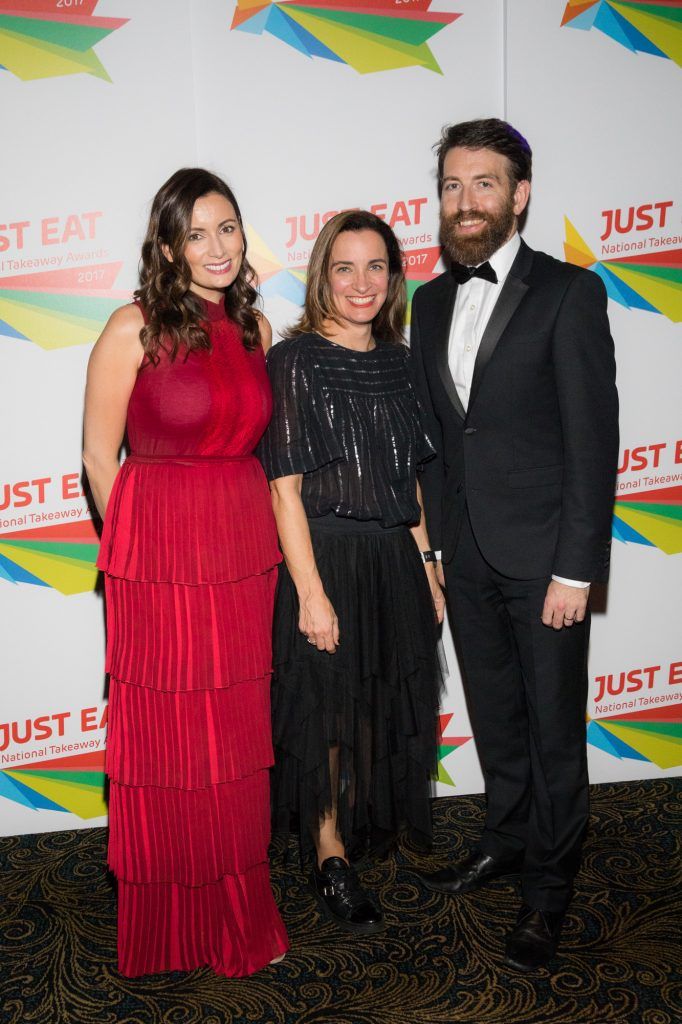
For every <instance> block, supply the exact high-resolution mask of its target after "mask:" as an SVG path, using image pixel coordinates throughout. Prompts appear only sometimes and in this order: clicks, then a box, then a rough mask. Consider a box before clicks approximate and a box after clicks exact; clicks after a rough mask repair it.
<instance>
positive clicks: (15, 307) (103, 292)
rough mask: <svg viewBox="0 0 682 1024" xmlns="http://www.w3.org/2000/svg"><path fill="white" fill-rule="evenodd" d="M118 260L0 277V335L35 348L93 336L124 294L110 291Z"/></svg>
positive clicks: (80, 342) (126, 294)
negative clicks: (33, 344) (30, 343)
mask: <svg viewBox="0 0 682 1024" xmlns="http://www.w3.org/2000/svg"><path fill="white" fill-rule="evenodd" d="M122 266H123V264H122V263H97V264H92V265H87V266H79V267H69V268H66V269H64V270H44V271H38V272H37V273H35V274H18V275H15V276H13V277H0V335H4V336H6V337H9V338H18V339H20V340H22V341H33V342H35V344H36V345H39V346H40V347H41V348H45V349H53V348H65V347H66V346H67V345H87V344H89V343H90V342H93V341H95V340H96V339H97V337H98V335H99V334H100V333H101V331H102V328H103V327H104V325H105V323H106V322H107V319H108V318H109V316H110V315H111V313H113V311H114V310H115V309H116V307H117V306H120V305H121V303H122V302H127V301H128V300H129V299H130V293H129V292H126V291H122V290H120V289H114V288H113V285H114V282H115V280H116V278H117V276H118V273H119V271H120V269H121V267H122Z"/></svg>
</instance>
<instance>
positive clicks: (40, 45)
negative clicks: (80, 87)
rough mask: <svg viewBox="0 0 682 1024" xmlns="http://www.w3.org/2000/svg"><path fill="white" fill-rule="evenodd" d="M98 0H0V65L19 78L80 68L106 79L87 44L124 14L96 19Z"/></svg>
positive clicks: (119, 21)
mask: <svg viewBox="0 0 682 1024" xmlns="http://www.w3.org/2000/svg"><path fill="white" fill-rule="evenodd" d="M97 4H98V0H78V2H73V3H72V4H69V6H68V7H67V6H66V4H65V5H64V6H63V7H61V6H58V4H57V3H56V0H0V68H4V69H5V70H6V71H11V72H12V74H13V75H16V76H17V78H20V79H21V80H22V81H24V82H27V81H32V80H33V79H36V78H56V77H58V76H61V75H76V74H80V73H81V72H83V73H86V74H88V75H94V76H95V78H102V79H104V81H105V82H110V81H111V79H110V78H109V75H108V74H107V72H106V69H105V68H104V65H103V64H102V63H101V61H100V59H99V57H98V56H97V54H96V53H95V51H94V49H93V47H94V46H96V45H97V43H99V42H101V41H102V39H105V38H106V37H107V36H108V35H110V34H111V33H112V32H115V31H116V29H117V28H120V27H121V25H125V23H126V22H127V21H128V18H96V17H93V11H94V10H95V7H96V6H97Z"/></svg>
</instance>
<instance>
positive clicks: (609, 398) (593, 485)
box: [411, 242, 618, 582]
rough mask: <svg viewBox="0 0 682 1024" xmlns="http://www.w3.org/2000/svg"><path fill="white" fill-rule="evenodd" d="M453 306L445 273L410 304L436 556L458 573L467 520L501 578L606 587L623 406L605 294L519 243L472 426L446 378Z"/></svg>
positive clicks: (482, 359)
mask: <svg viewBox="0 0 682 1024" xmlns="http://www.w3.org/2000/svg"><path fill="white" fill-rule="evenodd" d="M456 294H457V284H456V283H455V281H454V280H453V278H452V276H451V275H450V273H449V272H446V273H444V274H441V276H440V277H438V278H436V279H435V280H434V281H430V282H429V283H428V284H425V285H422V286H421V287H420V288H419V289H418V290H417V291H416V293H415V295H414V299H413V303H412V329H411V348H412V351H413V354H414V364H415V374H416V378H417V388H418V391H419V397H420V400H421V402H422V405H423V407H424V411H425V415H426V419H427V428H428V430H429V432H430V434H431V435H432V436H431V440H432V442H433V444H434V446H435V448H436V449H437V452H438V455H437V457H436V458H435V459H433V460H432V461H431V462H429V463H427V464H426V466H425V467H424V472H423V474H422V490H423V493H424V503H425V509H426V519H427V526H428V530H429V535H430V540H431V544H432V546H433V547H434V548H436V549H442V551H443V560H444V561H445V562H449V561H451V560H452V558H453V555H454V553H455V547H456V544H457V538H458V535H459V527H460V524H461V520H462V516H463V514H464V513H465V508H468V511H469V517H470V520H471V525H472V528H473V531H474V534H475V537H476V540H477V542H478V545H479V547H480V549H481V552H482V554H483V555H484V557H485V559H486V560H487V561H488V562H489V564H490V565H492V566H493V568H495V569H496V570H497V571H498V572H500V573H502V574H503V575H505V576H510V577H511V578H513V579H537V578H539V577H541V576H549V575H552V574H554V575H557V576H564V577H567V578H568V579H574V580H585V581H590V582H592V581H603V580H605V579H606V577H607V575H608V565H609V552H610V540H611V515H612V508H613V497H614V490H615V479H616V469H617V465H618V395H617V392H616V384H615V361H614V352H613V341H612V339H611V334H610V332H609V324H608V319H607V315H606V304H607V300H606V290H605V288H604V285H603V284H602V281H601V280H600V278H599V277H598V276H597V275H596V274H593V273H591V272H590V271H587V270H582V269H580V268H578V267H574V266H572V265H570V264H567V263H561V262H560V261H559V260H555V259H553V258H552V257H551V256H547V255H546V254H545V253H541V252H534V251H533V250H532V249H530V248H529V247H528V246H527V245H525V243H523V242H522V243H521V248H520V249H519V252H518V254H517V256H516V259H515V260H514V263H513V265H512V268H511V270H510V272H509V275H508V277H507V279H506V281H505V283H504V285H503V286H502V289H501V292H500V296H499V299H498V300H497V303H496V305H495V308H494V310H493V312H492V315H491V317H490V320H489V321H488V325H487V327H486V329H485V332H484V334H483V338H482V339H481V344H480V347H479V351H478V355H477V358H476V363H475V366H474V375H473V381H472V386H471V394H470V398H469V404H468V410H467V412H466V413H465V411H464V409H463V407H462V403H461V401H460V399H459V396H458V394H457V389H456V388H455V384H454V381H453V379H452V376H451V374H450V370H449V368H448V342H449V334H450V322H451V320H452V313H453V308H454V303H455V297H456Z"/></svg>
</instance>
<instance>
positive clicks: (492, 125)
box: [433, 117, 533, 195]
mask: <svg viewBox="0 0 682 1024" xmlns="http://www.w3.org/2000/svg"><path fill="white" fill-rule="evenodd" d="M455 146H461V147H462V148H463V149H492V150H493V152H494V153H500V154H501V155H502V156H506V157H507V159H508V160H509V164H510V177H511V183H512V186H513V187H514V188H516V186H517V185H518V183H519V182H520V181H530V179H531V175H532V173H533V154H532V152H531V148H530V146H529V145H528V143H527V142H526V140H525V139H524V137H523V135H522V134H521V133H520V132H517V130H516V128H512V126H511V125H510V124H508V123H507V122H506V121H501V120H500V119H499V118H498V117H487V118H484V119H483V120H479V121H460V122H459V124H451V125H446V126H445V127H444V128H443V131H442V132H441V137H440V141H439V142H437V143H436V145H435V146H434V147H433V148H434V149H435V151H436V155H437V156H438V194H439V195H440V193H441V190H442V188H443V164H444V163H445V156H446V154H447V153H448V152H449V151H450V150H451V149H454V148H455Z"/></svg>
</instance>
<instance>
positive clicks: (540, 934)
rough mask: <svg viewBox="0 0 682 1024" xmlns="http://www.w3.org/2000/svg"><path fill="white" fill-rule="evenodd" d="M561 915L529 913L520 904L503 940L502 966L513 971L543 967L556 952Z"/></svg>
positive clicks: (530, 909)
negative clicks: (512, 925) (519, 908)
mask: <svg viewBox="0 0 682 1024" xmlns="http://www.w3.org/2000/svg"><path fill="white" fill-rule="evenodd" d="M563 920H564V911H563V910H561V911H553V910H533V908H532V907H528V906H526V904H525V903H524V904H523V905H522V907H521V910H520V911H519V916H518V920H517V922H516V924H515V926H514V928H513V929H512V931H511V932H510V933H509V935H508V936H507V941H506V946H505V952H506V956H505V958H504V962H505V964H506V965H507V967H513V968H514V969H515V970H517V971H525V972H528V971H537V970H539V968H541V967H546V966H547V964H548V963H549V961H550V960H551V959H552V958H553V956H554V954H555V953H556V950H557V944H558V942H559V935H560V933H561V925H562V924H563Z"/></svg>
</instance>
